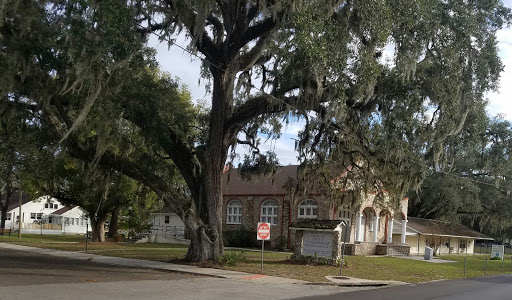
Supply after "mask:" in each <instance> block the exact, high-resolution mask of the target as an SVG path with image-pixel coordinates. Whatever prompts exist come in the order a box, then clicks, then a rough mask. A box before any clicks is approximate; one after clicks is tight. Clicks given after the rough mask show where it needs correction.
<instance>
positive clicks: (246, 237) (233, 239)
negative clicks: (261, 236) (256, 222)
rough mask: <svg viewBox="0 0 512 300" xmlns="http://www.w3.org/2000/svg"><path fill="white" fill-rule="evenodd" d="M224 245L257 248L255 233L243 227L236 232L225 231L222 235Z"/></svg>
mask: <svg viewBox="0 0 512 300" xmlns="http://www.w3.org/2000/svg"><path fill="white" fill-rule="evenodd" d="M223 237H224V245H225V246H228V247H248V248H252V247H257V244H256V231H254V230H249V229H247V227H245V226H244V225H242V226H240V227H239V228H238V229H236V230H226V231H224V233H223Z"/></svg>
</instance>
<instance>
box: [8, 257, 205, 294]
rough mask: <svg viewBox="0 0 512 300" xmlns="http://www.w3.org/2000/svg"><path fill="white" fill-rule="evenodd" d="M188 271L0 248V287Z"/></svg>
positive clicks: (180, 276) (142, 277) (180, 277)
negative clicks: (150, 268) (172, 270)
mask: <svg viewBox="0 0 512 300" xmlns="http://www.w3.org/2000/svg"><path fill="white" fill-rule="evenodd" d="M191 277H195V276H193V275H188V274H180V273H175V272H163V271H156V270H148V269H136V268H126V267H117V266H111V265H105V264H98V263H93V262H91V261H85V260H75V259H67V258H62V257H55V256H45V255H38V254H33V253H29V252H22V251H15V250H9V249H1V252H0V287H12V286H28V285H43V284H58V283H94V282H96V283H98V282H110V281H140V280H183V279H189V278H191ZM0 297H2V295H1V294H0Z"/></svg>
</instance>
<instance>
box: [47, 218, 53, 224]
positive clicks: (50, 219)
mask: <svg viewBox="0 0 512 300" xmlns="http://www.w3.org/2000/svg"><path fill="white" fill-rule="evenodd" d="M51 223H53V217H51V216H50V217H48V224H51Z"/></svg>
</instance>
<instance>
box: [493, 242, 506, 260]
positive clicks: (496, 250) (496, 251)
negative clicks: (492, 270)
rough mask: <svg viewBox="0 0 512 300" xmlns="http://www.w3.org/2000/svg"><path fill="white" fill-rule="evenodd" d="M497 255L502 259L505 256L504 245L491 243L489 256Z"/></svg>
mask: <svg viewBox="0 0 512 300" xmlns="http://www.w3.org/2000/svg"><path fill="white" fill-rule="evenodd" d="M494 257H499V258H501V259H504V257H505V246H503V245H492V251H491V258H494Z"/></svg>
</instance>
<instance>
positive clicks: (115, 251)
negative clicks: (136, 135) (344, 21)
mask: <svg viewBox="0 0 512 300" xmlns="http://www.w3.org/2000/svg"><path fill="white" fill-rule="evenodd" d="M43 237H44V238H41V236H38V235H34V236H29V235H23V240H22V242H18V240H17V237H16V238H13V237H11V238H10V239H6V238H5V237H0V242H4V241H12V242H14V243H16V244H20V245H26V246H33V247H40V248H51V249H58V250H64V251H85V242H84V241H83V239H82V237H81V236H80V237H79V238H77V237H76V236H75V237H74V239H73V238H72V237H73V236H68V235H66V236H43ZM63 241H64V242H68V241H76V242H77V243H72V244H70V243H59V242H63ZM88 250H89V251H90V252H91V253H94V254H99V255H106V256H116V257H127V258H139V259H146V260H155V261H163V262H175V263H184V262H182V261H181V260H182V259H183V257H184V256H185V253H186V251H187V247H186V246H185V245H174V244H148V243H141V244H133V243H89V244H88ZM229 253H237V254H238V253H241V251H240V250H226V254H229ZM260 255H261V253H260V252H259V251H245V252H244V254H243V256H244V257H245V261H243V262H240V263H238V264H237V265H235V266H228V265H221V264H219V263H211V262H210V263H203V264H198V265H199V266H204V267H214V268H222V269H227V270H234V271H242V272H248V273H259V270H260ZM289 257H290V254H288V253H276V252H265V256H264V265H263V273H264V274H267V275H272V276H280V277H288V278H294V279H301V280H307V281H313V282H322V281H326V279H325V276H328V275H331V276H335V275H339V267H336V266H327V265H309V264H300V263H296V262H292V261H290V260H289ZM485 257H486V256H484V255H474V256H472V255H470V256H466V271H467V273H466V276H467V277H475V276H483V275H484V265H485ZM441 258H442V259H446V260H452V261H455V262H454V263H445V264H434V263H429V262H425V261H417V260H410V259H403V258H395V257H361V256H347V257H346V260H347V261H348V266H347V267H344V268H343V275H345V276H351V277H357V278H365V279H374V280H398V281H404V282H411V283H416V282H425V281H432V280H440V279H456V278H463V277H464V256H443V257H441ZM501 271H502V261H491V260H488V261H487V268H486V275H495V274H500V273H501ZM504 272H506V273H511V272H512V265H511V259H510V257H507V260H505V264H504Z"/></svg>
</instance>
